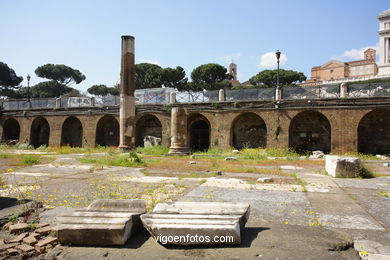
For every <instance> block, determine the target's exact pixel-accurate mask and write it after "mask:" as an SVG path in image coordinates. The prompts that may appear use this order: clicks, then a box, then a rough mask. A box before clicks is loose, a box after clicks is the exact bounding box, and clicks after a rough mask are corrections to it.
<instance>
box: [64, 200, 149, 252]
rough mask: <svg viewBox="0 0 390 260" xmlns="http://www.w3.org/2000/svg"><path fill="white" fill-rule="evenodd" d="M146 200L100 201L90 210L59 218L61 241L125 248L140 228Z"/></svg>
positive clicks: (73, 243) (93, 204) (82, 210)
mask: <svg viewBox="0 0 390 260" xmlns="http://www.w3.org/2000/svg"><path fill="white" fill-rule="evenodd" d="M145 211H146V203H145V201H143V200H97V201H94V202H92V204H91V205H89V206H88V207H87V208H83V209H79V210H78V211H75V212H74V213H72V214H66V215H63V216H58V217H57V219H58V221H59V223H60V225H59V226H57V231H58V232H57V234H58V240H59V242H60V243H61V244H62V245H68V244H72V245H81V246H84V245H87V246H92V245H94V246H106V245H123V244H125V243H126V241H127V240H128V239H129V237H130V236H131V235H132V234H133V233H134V232H135V231H136V230H138V229H139V228H140V227H142V226H141V221H140V215H141V214H143V213H145Z"/></svg>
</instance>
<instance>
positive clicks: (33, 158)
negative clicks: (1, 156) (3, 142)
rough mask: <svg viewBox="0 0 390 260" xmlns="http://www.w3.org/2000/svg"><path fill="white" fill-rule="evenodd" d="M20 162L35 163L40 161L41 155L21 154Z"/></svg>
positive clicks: (23, 163) (24, 163) (25, 163)
mask: <svg viewBox="0 0 390 260" xmlns="http://www.w3.org/2000/svg"><path fill="white" fill-rule="evenodd" d="M20 163H21V164H22V165H33V164H38V163H39V157H38V156H36V155H30V154H24V155H21V156H20Z"/></svg>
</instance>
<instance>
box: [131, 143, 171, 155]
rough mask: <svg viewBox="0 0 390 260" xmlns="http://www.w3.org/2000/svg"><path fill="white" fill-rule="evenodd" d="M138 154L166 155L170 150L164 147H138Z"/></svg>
mask: <svg viewBox="0 0 390 260" xmlns="http://www.w3.org/2000/svg"><path fill="white" fill-rule="evenodd" d="M137 152H138V153H141V154H146V155H165V154H167V153H168V152H169V148H168V147H166V146H163V145H156V146H149V147H137Z"/></svg>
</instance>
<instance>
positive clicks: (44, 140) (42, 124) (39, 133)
mask: <svg viewBox="0 0 390 260" xmlns="http://www.w3.org/2000/svg"><path fill="white" fill-rule="evenodd" d="M49 138H50V124H49V122H48V121H47V120H46V118H44V117H42V116H39V117H37V118H35V119H34V120H33V122H32V124H31V130H30V144H31V145H32V146H34V147H35V148H37V147H39V146H43V145H44V146H49Z"/></svg>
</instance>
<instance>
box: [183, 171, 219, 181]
mask: <svg viewBox="0 0 390 260" xmlns="http://www.w3.org/2000/svg"><path fill="white" fill-rule="evenodd" d="M217 175H218V173H216V172H208V173H198V172H192V173H190V174H188V175H185V174H183V175H180V176H179V180H180V179H183V178H211V177H215V176H217Z"/></svg>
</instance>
